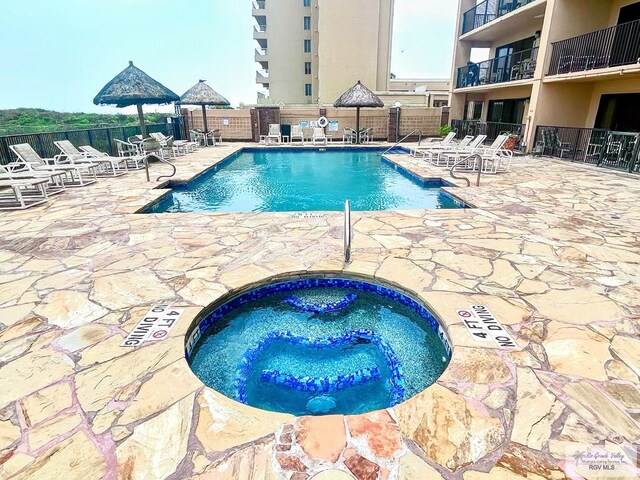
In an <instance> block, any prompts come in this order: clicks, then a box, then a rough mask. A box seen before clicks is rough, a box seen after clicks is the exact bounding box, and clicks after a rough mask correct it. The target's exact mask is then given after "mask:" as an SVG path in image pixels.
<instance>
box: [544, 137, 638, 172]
mask: <svg viewBox="0 0 640 480" xmlns="http://www.w3.org/2000/svg"><path fill="white" fill-rule="evenodd" d="M533 153H534V155H548V156H552V157H558V158H562V159H566V160H569V161H572V162H583V163H588V164H592V165H597V166H599V167H606V168H614V169H617V170H625V171H628V172H639V171H640V133H635V132H615V131H611V130H604V129H599V128H567V127H556V126H538V127H537V128H536V136H535V146H534V149H533Z"/></svg>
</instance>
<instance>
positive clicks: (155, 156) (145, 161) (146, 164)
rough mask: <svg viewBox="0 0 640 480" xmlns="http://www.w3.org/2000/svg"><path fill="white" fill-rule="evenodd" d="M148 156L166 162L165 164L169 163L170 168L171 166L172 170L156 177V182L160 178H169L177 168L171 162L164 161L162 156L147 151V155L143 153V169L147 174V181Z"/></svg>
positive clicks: (149, 177)
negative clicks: (168, 173) (169, 173)
mask: <svg viewBox="0 0 640 480" xmlns="http://www.w3.org/2000/svg"><path fill="white" fill-rule="evenodd" d="M149 157H153V158H155V159H156V160H158V161H160V162H162V163H166V164H167V165H171V168H173V172H172V173H171V175H160V176H159V177H158V178H157V179H156V182H159V181H160V179H161V178H171V177H173V176H174V175H175V174H176V172H177V171H178V169H177V168H176V166H175V165H174V164H173V163H171V162H168V161H166V160H165V159H164V158H162V157H161V156H159V155H156V154H154V153H149V154H148V155H145V157H144V170H145V173H146V175H147V182H150V181H151V175H150V174H149Z"/></svg>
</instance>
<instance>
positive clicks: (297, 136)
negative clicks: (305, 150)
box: [290, 125, 305, 145]
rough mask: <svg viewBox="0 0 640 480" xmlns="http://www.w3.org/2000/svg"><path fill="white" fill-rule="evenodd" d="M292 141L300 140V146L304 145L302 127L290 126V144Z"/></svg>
mask: <svg viewBox="0 0 640 480" xmlns="http://www.w3.org/2000/svg"><path fill="white" fill-rule="evenodd" d="M294 140H300V142H301V143H302V145H304V141H305V138H304V130H303V129H302V127H301V126H300V125H292V126H291V137H290V141H291V143H293V142H294Z"/></svg>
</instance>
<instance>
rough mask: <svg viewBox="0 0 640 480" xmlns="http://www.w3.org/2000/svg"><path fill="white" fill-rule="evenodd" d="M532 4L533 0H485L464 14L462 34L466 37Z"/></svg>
mask: <svg viewBox="0 0 640 480" xmlns="http://www.w3.org/2000/svg"><path fill="white" fill-rule="evenodd" d="M531 2H533V0H485V1H484V2H482V3H479V4H478V5H476V6H475V7H473V8H472V9H471V10H468V11H466V12H465V13H464V15H463V17H462V34H463V35H464V34H465V33H468V32H470V31H471V30H474V29H476V28H479V27H481V26H482V25H484V24H485V23H489V22H491V21H492V20H495V19H496V18H498V17H502V16H503V15H506V14H507V13H511V12H513V11H514V10H516V9H518V8H520V7H524V6H525V5H527V4H528V3H531Z"/></svg>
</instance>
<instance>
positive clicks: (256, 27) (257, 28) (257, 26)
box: [253, 25, 267, 33]
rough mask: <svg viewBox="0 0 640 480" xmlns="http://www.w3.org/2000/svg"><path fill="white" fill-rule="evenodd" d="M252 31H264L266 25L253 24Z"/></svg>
mask: <svg viewBox="0 0 640 480" xmlns="http://www.w3.org/2000/svg"><path fill="white" fill-rule="evenodd" d="M253 31H254V32H256V33H265V32H266V31H267V26H266V25H254V26H253Z"/></svg>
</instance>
